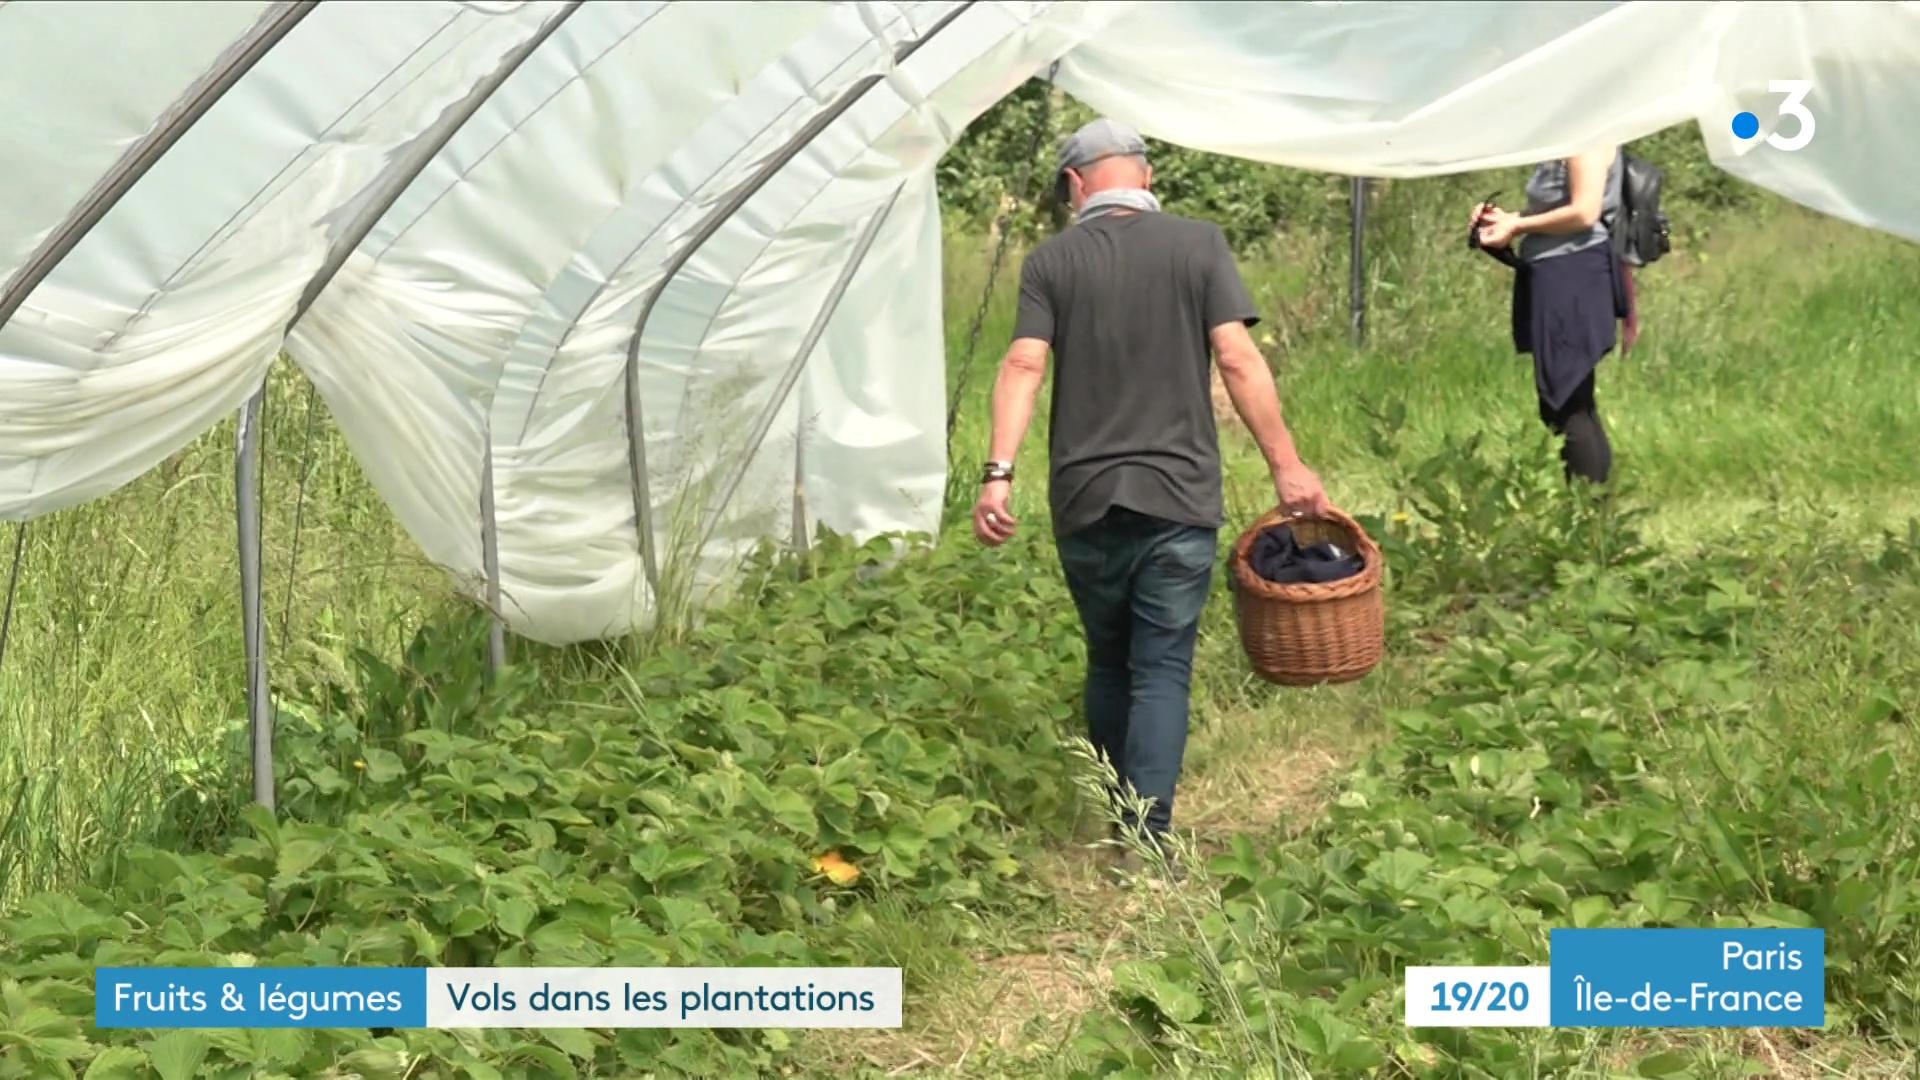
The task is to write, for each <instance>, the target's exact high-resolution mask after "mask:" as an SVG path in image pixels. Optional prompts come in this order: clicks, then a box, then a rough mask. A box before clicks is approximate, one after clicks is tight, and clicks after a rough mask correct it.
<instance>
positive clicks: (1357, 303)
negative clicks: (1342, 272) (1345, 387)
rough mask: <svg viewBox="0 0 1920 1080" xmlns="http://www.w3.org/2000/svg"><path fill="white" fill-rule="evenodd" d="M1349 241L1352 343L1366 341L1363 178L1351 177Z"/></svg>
mask: <svg viewBox="0 0 1920 1080" xmlns="http://www.w3.org/2000/svg"><path fill="white" fill-rule="evenodd" d="M1350 199H1351V206H1352V210H1353V215H1352V216H1353V245H1352V250H1351V252H1350V253H1349V255H1348V258H1347V263H1348V271H1349V274H1350V276H1349V278H1348V280H1347V306H1348V310H1349V311H1350V312H1351V313H1352V316H1353V343H1354V345H1355V346H1360V345H1365V344H1366V343H1367V244H1366V236H1367V178H1366V177H1364V176H1356V177H1354V178H1353V194H1352V195H1351V197H1350Z"/></svg>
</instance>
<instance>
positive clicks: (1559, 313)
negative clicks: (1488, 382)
mask: <svg viewBox="0 0 1920 1080" xmlns="http://www.w3.org/2000/svg"><path fill="white" fill-rule="evenodd" d="M1624 274H1625V267H1624V266H1623V265H1622V264H1621V262H1620V259H1619V258H1618V256H1616V255H1615V254H1614V251H1613V245H1612V244H1598V245H1595V246H1594V247H1590V248H1587V249H1585V250H1584V251H1575V252H1572V253H1570V254H1567V255H1557V256H1554V257H1553V258H1550V259H1542V260H1541V261H1539V262H1536V263H1521V264H1519V265H1518V266H1517V267H1516V268H1515V273H1514V275H1513V347H1514V349H1515V350H1516V351H1518V352H1522V353H1532V354H1533V381H1534V388H1535V389H1536V390H1538V391H1539V393H1540V403H1541V405H1542V406H1544V407H1545V408H1547V409H1553V410H1558V409H1560V408H1561V407H1562V406H1564V405H1565V404H1566V403H1567V400H1568V399H1569V398H1571V397H1572V396H1573V393H1574V391H1575V390H1577V389H1579V387H1580V385H1581V384H1582V383H1584V382H1586V381H1587V378H1588V376H1590V375H1592V374H1593V370H1594V368H1596V367H1598V366H1599V364H1600V358H1601V357H1603V356H1605V355H1606V354H1607V353H1608V352H1609V351H1611V350H1612V349H1613V346H1614V343H1615V329H1614V322H1615V320H1617V319H1624V318H1626V317H1627V310H1628V304H1627V292H1626V281H1625V278H1624Z"/></svg>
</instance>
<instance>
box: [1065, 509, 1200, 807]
mask: <svg viewBox="0 0 1920 1080" xmlns="http://www.w3.org/2000/svg"><path fill="white" fill-rule="evenodd" d="M1057 543H1058V546H1059V550H1060V566H1061V569H1062V570H1063V571H1064V572H1065V574H1066V579H1067V588H1068V589H1069V590H1070V591H1071V592H1072V593H1073V602H1074V606H1075V607H1076V608H1078V609H1079V612H1080V621H1081V623H1082V625H1083V626H1085V628H1086V635H1087V687H1086V714H1087V732H1088V737H1089V738H1090V739H1091V741H1092V742H1093V745H1094V748H1095V749H1097V750H1098V751H1099V752H1100V754H1101V755H1102V756H1103V757H1104V758H1106V760H1107V761H1108V762H1109V763H1111V764H1112V766H1113V770H1114V772H1115V774H1116V775H1118V777H1119V778H1120V781H1121V783H1122V784H1123V785H1124V786H1126V787H1131V788H1132V789H1133V791H1134V792H1135V793H1137V794H1138V795H1139V796H1140V797H1141V798H1142V799H1145V800H1150V806H1149V809H1148V812H1147V820H1146V828H1147V831H1148V833H1149V834H1158V833H1161V832H1164V831H1166V829H1167V828H1168V827H1169V826H1171V824H1172V822H1173V789H1174V786H1175V784H1176V783H1177V782H1178V781H1179V779H1180V763H1181V759H1182V758H1183V757H1184V756H1185V754H1186V749H1187V716H1188V700H1187V699H1188V693H1189V688H1190V687H1191V685H1192V674H1193V646H1194V641H1195V639H1196V638H1197V637H1198V636H1199V631H1200V612H1201V610H1202V609H1203V608H1205V607H1206V603H1207V594H1208V592H1209V591H1210V590H1211V588H1212V584H1213V564H1214V560H1215V558H1216V556H1217V554H1218V551H1219V549H1218V536H1217V530H1215V529H1207V528H1201V527H1198V526H1194V525H1182V524H1179V523H1176V522H1171V521H1166V520H1163V519H1160V518H1155V517H1149V516H1147V515H1144V514H1138V513H1135V512H1133V511H1131V510H1127V509H1125V508H1123V507H1116V508H1114V509H1113V510H1112V511H1110V512H1109V513H1108V514H1107V516H1106V517H1104V518H1102V519H1101V520H1100V521H1099V522H1097V523H1095V524H1093V525H1090V526H1088V527H1086V528H1084V529H1080V530H1078V531H1075V532H1073V533H1069V534H1067V535H1066V536H1062V537H1060V538H1059V539H1058V541H1057ZM1126 821H1127V824H1128V826H1129V827H1137V826H1138V824H1139V823H1138V822H1135V821H1134V820H1133V816H1132V815H1131V813H1129V814H1127V815H1126Z"/></svg>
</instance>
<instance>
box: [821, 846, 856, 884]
mask: <svg viewBox="0 0 1920 1080" xmlns="http://www.w3.org/2000/svg"><path fill="white" fill-rule="evenodd" d="M813 868H814V869H815V870H817V871H819V872H820V873H822V874H825V875H827V880H828V881H831V882H833V883H834V884H835V885H851V884H853V883H854V882H856V881H858V880H860V868H859V867H857V866H855V865H853V864H852V863H850V862H848V861H847V860H845V859H843V858H841V857H840V853H839V852H837V851H829V852H827V853H826V854H825V855H820V856H817V857H815V858H814V860H813Z"/></svg>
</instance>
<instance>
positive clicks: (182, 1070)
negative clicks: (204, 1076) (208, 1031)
mask: <svg viewBox="0 0 1920 1080" xmlns="http://www.w3.org/2000/svg"><path fill="white" fill-rule="evenodd" d="M208 1046H209V1044H208V1042H207V1037H206V1036H205V1035H202V1034H200V1033H199V1032H197V1031H190V1030H183V1031H170V1032H168V1033H167V1034H165V1035H162V1036H160V1037H159V1038H157V1039H154V1040H153V1041H151V1042H149V1043H147V1044H146V1050H147V1056H148V1057H149V1058H151V1059H152V1062H153V1071H154V1072H157V1073H159V1074H160V1080H192V1077H193V1074H194V1073H196V1072H199V1071H200V1063H201V1062H203V1061H205V1060H206V1059H207V1049H208Z"/></svg>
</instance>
